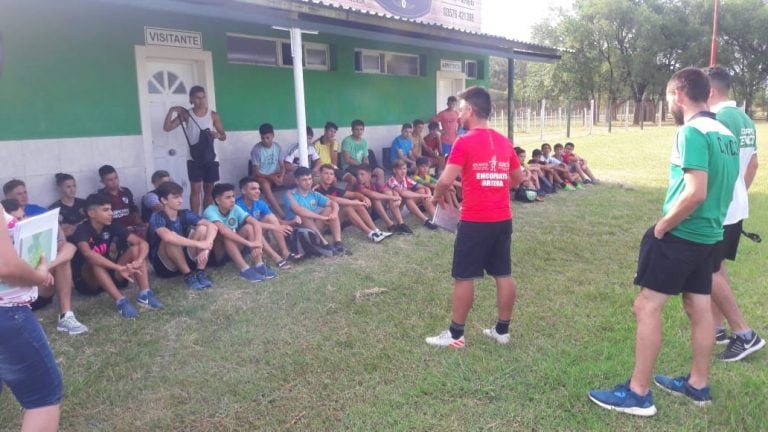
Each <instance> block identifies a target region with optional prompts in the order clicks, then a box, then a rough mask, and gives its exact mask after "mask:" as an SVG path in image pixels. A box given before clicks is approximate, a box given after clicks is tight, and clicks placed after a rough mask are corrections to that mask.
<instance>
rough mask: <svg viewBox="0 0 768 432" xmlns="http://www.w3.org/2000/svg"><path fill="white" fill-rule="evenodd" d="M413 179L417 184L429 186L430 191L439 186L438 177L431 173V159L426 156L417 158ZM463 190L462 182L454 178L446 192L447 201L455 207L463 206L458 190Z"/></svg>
mask: <svg viewBox="0 0 768 432" xmlns="http://www.w3.org/2000/svg"><path fill="white" fill-rule="evenodd" d="M411 180H413V181H415V182H416V184H418V185H421V186H424V187H427V188H429V191H430V192H431V193H432V194H434V192H435V186H437V178H435V177H433V176H432V175H430V174H429V159H427V158H426V157H423V156H422V157H420V158H418V159H416V173H414V175H412V176H411ZM460 190H461V183H459V182H458V181H456V180H454V181H453V186H451V188H450V189H448V192H447V194H446V203H447V204H448V205H450V206H452V207H454V208H459V207H461V204H459V196H458V191H460Z"/></svg>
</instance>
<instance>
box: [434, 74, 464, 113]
mask: <svg viewBox="0 0 768 432" xmlns="http://www.w3.org/2000/svg"><path fill="white" fill-rule="evenodd" d="M441 79H450V80H461V82H462V85H461V88H462V91H463V90H464V89H465V88H466V82H467V81H466V80H467V76H466V75H465V74H464V72H449V71H437V74H436V76H435V99H436V100H435V106H436V107H437V111H435V112H440V111H442V110H444V109H445V107H446V106H447V105H446V103H445V102H446V100H447V99H448V98H447V97H444V95H441V94H440V80H441ZM453 96H456V95H453Z"/></svg>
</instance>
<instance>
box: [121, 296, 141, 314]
mask: <svg viewBox="0 0 768 432" xmlns="http://www.w3.org/2000/svg"><path fill="white" fill-rule="evenodd" d="M116 306H117V313H119V314H120V316H121V317H123V318H138V317H139V313H138V312H137V311H136V309H134V308H133V306H131V304H130V303H128V299H127V298H125V297H123V298H121V299H120V300H118V301H117V304H116Z"/></svg>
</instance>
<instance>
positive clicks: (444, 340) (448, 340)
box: [426, 330, 464, 348]
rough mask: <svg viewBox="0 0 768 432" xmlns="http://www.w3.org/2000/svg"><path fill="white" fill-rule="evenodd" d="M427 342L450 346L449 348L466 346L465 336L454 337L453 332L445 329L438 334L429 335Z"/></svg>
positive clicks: (434, 344)
mask: <svg viewBox="0 0 768 432" xmlns="http://www.w3.org/2000/svg"><path fill="white" fill-rule="evenodd" d="M426 341H427V343H428V344H429V345H432V346H440V347H448V348H461V347H463V346H464V336H462V337H460V338H458V339H454V338H453V336H451V332H450V331H448V330H445V331H444V332H442V333H440V334H439V335H437V336H432V337H428V338H427V339H426Z"/></svg>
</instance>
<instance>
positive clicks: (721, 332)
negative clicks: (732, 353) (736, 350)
mask: <svg viewBox="0 0 768 432" xmlns="http://www.w3.org/2000/svg"><path fill="white" fill-rule="evenodd" d="M730 340H731V337H730V336H728V332H727V331H726V330H725V329H724V328H719V329H717V330H715V343H716V344H717V345H725V344H727V343H728V342H729V341H730Z"/></svg>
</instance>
